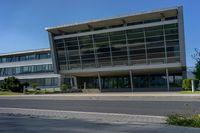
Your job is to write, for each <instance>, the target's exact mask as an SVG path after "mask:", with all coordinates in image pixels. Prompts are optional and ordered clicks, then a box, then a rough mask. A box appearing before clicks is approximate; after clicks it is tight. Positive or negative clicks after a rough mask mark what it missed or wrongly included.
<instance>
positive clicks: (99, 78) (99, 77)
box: [98, 72, 102, 92]
mask: <svg viewBox="0 0 200 133" xmlns="http://www.w3.org/2000/svg"><path fill="white" fill-rule="evenodd" d="M98 81H99V90H100V92H101V89H102V87H101V76H100V73H99V72H98Z"/></svg>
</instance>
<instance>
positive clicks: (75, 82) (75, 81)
mask: <svg viewBox="0 0 200 133" xmlns="http://www.w3.org/2000/svg"><path fill="white" fill-rule="evenodd" d="M74 87H75V88H76V89H78V83H77V77H76V76H74Z"/></svg>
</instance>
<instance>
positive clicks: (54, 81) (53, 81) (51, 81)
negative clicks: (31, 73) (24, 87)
mask: <svg viewBox="0 0 200 133" xmlns="http://www.w3.org/2000/svg"><path fill="white" fill-rule="evenodd" d="M20 81H21V82H28V83H29V84H33V83H34V84H38V85H39V86H58V78H37V79H21V80H20Z"/></svg>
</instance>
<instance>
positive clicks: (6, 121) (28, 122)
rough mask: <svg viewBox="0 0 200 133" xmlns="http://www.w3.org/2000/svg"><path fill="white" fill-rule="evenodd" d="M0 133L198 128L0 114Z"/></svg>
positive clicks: (187, 131) (182, 132)
mask: <svg viewBox="0 0 200 133" xmlns="http://www.w3.org/2000/svg"><path fill="white" fill-rule="evenodd" d="M0 132H1V133H37V132H40V133H122V132H123V133H138V132H140V133H147V132H151V133H153V132H156V133H199V132H200V129H199V128H187V127H177V126H169V125H165V124H145V123H136V124H126V123H99V122H94V121H84V120H78V119H63V120H59V119H46V118H38V117H28V116H6V115H2V114H0Z"/></svg>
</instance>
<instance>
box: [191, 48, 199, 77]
mask: <svg viewBox="0 0 200 133" xmlns="http://www.w3.org/2000/svg"><path fill="white" fill-rule="evenodd" d="M192 58H193V59H194V60H195V61H196V63H195V70H194V71H193V74H194V75H195V76H196V78H197V79H199V80H200V50H198V49H197V48H195V53H194V54H193V55H192Z"/></svg>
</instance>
